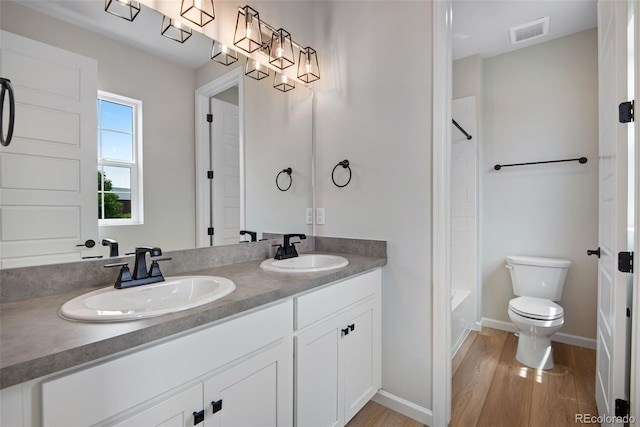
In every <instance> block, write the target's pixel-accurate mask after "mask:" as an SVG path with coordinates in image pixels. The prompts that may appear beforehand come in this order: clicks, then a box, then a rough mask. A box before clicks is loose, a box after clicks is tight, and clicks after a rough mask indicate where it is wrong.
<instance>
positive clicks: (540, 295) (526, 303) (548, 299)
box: [506, 255, 571, 369]
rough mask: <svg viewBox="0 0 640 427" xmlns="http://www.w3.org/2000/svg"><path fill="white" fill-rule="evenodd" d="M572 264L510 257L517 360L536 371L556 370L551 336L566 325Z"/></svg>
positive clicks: (557, 260) (512, 317)
mask: <svg viewBox="0 0 640 427" xmlns="http://www.w3.org/2000/svg"><path fill="white" fill-rule="evenodd" d="M570 265H571V261H569V260H566V259H556V258H541V257H532V256H516V255H510V256H507V265H506V268H507V269H508V270H509V273H510V274H511V284H512V285H513V293H514V294H515V295H516V298H513V299H512V300H511V301H509V318H510V319H511V322H513V324H514V325H515V326H516V328H518V350H517V352H516V359H517V360H518V362H520V363H522V364H523V365H526V366H529V367H531V368H535V369H552V368H553V350H552V348H551V335H553V334H554V333H556V332H557V331H558V330H559V329H560V328H561V327H562V324H563V323H564V310H563V309H562V307H561V306H560V305H558V304H556V303H555V302H554V301H559V300H560V297H561V296H562V289H563V288H564V282H565V279H566V277H567V272H568V270H569V266H570Z"/></svg>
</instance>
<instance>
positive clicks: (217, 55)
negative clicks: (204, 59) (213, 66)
mask: <svg viewBox="0 0 640 427" xmlns="http://www.w3.org/2000/svg"><path fill="white" fill-rule="evenodd" d="M211 59H213V60H214V61H216V62H219V63H221V64H223V65H231V64H233V63H234V62H236V61H237V60H238V52H236V51H235V50H232V49H229V47H228V46H227V45H226V44H222V43H220V42H219V41H217V40H214V41H213V46H212V48H211Z"/></svg>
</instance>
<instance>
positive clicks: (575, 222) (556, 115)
mask: <svg viewBox="0 0 640 427" xmlns="http://www.w3.org/2000/svg"><path fill="white" fill-rule="evenodd" d="M597 71H598V70H597V30H595V29H593V30H588V31H584V32H581V33H577V34H574V35H571V36H567V37H563V38H560V39H556V40H553V41H550V42H547V43H542V44H539V45H536V46H533V47H529V48H525V49H521V50H518V51H515V52H512V53H508V54H504V55H500V56H496V57H493V58H490V59H486V60H485V61H484V69H483V96H484V102H483V105H482V110H483V113H482V114H483V117H484V118H483V130H484V132H483V144H482V163H481V167H480V178H481V182H482V199H481V200H482V202H481V210H482V223H481V224H482V225H481V227H482V233H481V235H482V237H481V245H482V248H481V253H482V283H483V314H484V317H486V318H490V319H495V320H500V321H504V322H508V321H509V318H508V316H507V307H508V302H509V299H511V298H513V291H512V287H511V281H510V278H509V275H508V272H507V270H506V269H505V268H504V259H505V256H507V255H510V254H521V255H534V256H548V257H558V258H566V259H569V260H571V261H572V263H573V264H572V266H571V269H570V271H569V275H568V277H567V281H566V285H565V289H564V293H563V296H562V300H561V301H560V304H561V305H562V306H563V307H564V310H565V324H564V326H563V328H562V331H561V332H563V333H566V334H572V335H576V336H580V337H586V338H595V331H596V292H597V270H596V267H597V262H596V261H597V260H596V259H594V258H593V257H587V256H586V250H587V249H588V248H592V247H597V244H598V200H597V196H598V114H597V104H598V103H597V101H598V99H597V87H598V79H597ZM581 156H586V157H587V158H588V159H589V161H588V163H587V164H585V165H581V164H578V163H577V162H572V163H558V164H548V165H534V166H523V167H511V168H504V169H502V170H500V171H495V170H494V169H493V166H494V165H495V164H504V163H520V162H531V161H538V160H553V159H565V158H577V157H581Z"/></svg>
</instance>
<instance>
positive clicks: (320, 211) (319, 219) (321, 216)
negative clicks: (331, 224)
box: [316, 208, 325, 225]
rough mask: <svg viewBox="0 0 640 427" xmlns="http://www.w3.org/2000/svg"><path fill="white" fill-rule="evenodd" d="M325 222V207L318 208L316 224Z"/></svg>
mask: <svg viewBox="0 0 640 427" xmlns="http://www.w3.org/2000/svg"><path fill="white" fill-rule="evenodd" d="M324 223H325V215H324V208H318V209H316V224H319V225H322V224H324Z"/></svg>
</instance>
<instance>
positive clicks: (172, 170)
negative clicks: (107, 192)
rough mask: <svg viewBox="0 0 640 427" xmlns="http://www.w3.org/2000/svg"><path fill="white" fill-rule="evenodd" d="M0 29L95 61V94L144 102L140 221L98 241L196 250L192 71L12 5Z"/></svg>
mask: <svg viewBox="0 0 640 427" xmlns="http://www.w3.org/2000/svg"><path fill="white" fill-rule="evenodd" d="M2 28H3V29H5V30H7V31H10V32H13V33H16V34H19V35H22V36H25V37H29V38H31V39H34V40H38V41H41V42H43V43H47V44H50V45H53V46H57V47H60V48H62V49H66V50H69V51H72V52H76V53H78V54H80V55H84V56H87V57H91V58H94V59H96V60H97V61H98V89H100V90H104V91H108V92H112V93H116V94H119V95H124V96H128V97H131V98H136V99H139V100H142V102H143V137H144V155H143V158H144V160H143V164H144V209H145V224H144V225H135V226H133V225H132V226H118V227H101V230H100V234H101V235H100V238H104V237H110V238H114V239H116V240H118V242H119V243H120V253H121V254H122V253H124V252H125V251H132V250H133V248H134V247H135V246H139V245H157V246H160V247H161V248H163V249H165V250H168V249H184V248H192V247H194V245H195V231H194V230H195V181H194V173H193V165H194V128H193V110H194V92H193V90H194V79H195V76H194V72H193V70H191V69H188V68H186V67H180V66H178V65H175V64H173V63H169V62H166V61H163V60H162V59H159V58H157V57H155V56H151V55H149V54H146V53H144V52H141V51H139V50H136V49H134V48H131V47H129V46H127V45H124V44H121V43H118V42H116V41H113V40H110V39H108V38H105V37H103V36H100V35H98V34H96V33H93V32H90V31H87V30H84V29H81V28H79V27H75V26H73V25H70V24H68V23H66V22H62V21H59V20H57V19H54V18H51V17H49V16H47V15H44V14H41V13H38V12H36V11H34V10H32V9H27V8H25V7H23V6H20V5H17V4H15V3H13V2H3V4H2ZM96 203H97V198H96ZM168 224H171V226H168ZM97 238H98V236H96V240H97ZM104 254H105V255H107V254H108V248H104Z"/></svg>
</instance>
